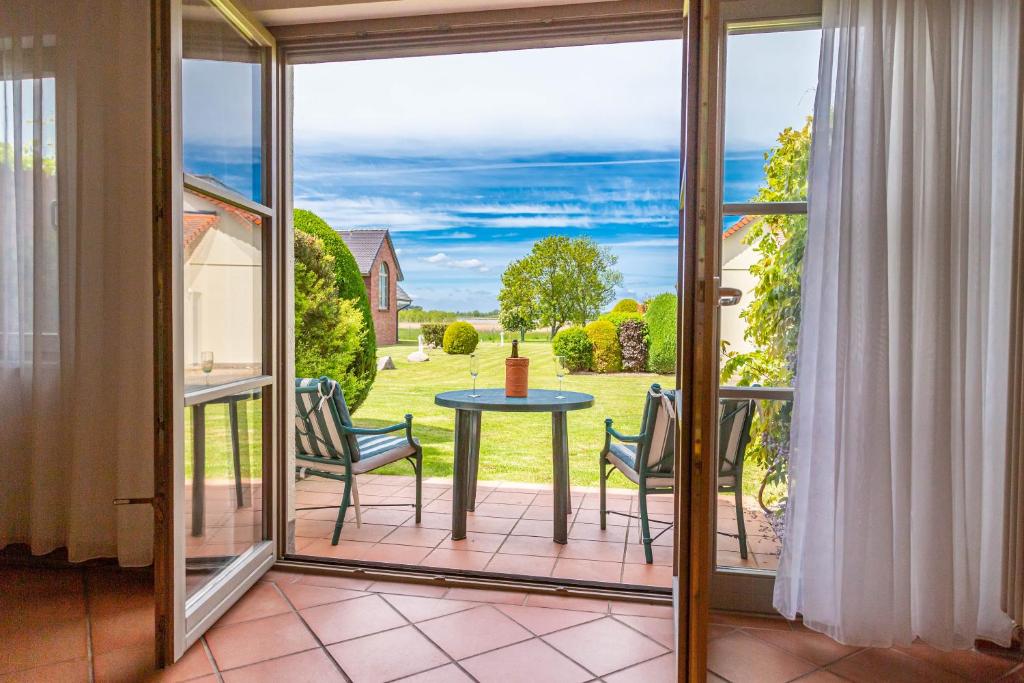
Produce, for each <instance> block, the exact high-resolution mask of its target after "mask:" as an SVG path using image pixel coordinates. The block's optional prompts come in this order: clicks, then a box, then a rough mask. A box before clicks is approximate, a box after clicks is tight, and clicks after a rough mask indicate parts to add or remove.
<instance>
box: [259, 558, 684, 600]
mask: <svg viewBox="0 0 1024 683" xmlns="http://www.w3.org/2000/svg"><path fill="white" fill-rule="evenodd" d="M272 569H290V570H294V571H298V572H300V573H309V574H330V575H335V576H350V577H353V578H361V579H376V580H379V581H396V582H404V583H416V584H421V585H431V586H442V587H446V588H475V589H478V590H499V591H510V592H512V591H515V592H520V593H531V594H537V595H557V596H561V597H566V598H569V597H572V598H590V599H598V600H617V601H620V602H642V603H647V604H655V605H671V604H672V590H671V589H670V588H655V587H653V586H634V585H629V586H624V585H620V584H606V583H599V582H596V581H595V582H590V581H573V582H566V581H563V580H558V579H551V578H546V577H530V578H527V577H523V576H517V575H512V574H484V573H481V572H469V571H462V570H458V569H443V568H433V567H431V568H429V569H428V568H425V567H419V566H413V565H395V564H382V563H376V562H356V561H351V560H349V561H343V560H333V559H330V558H314V557H308V556H298V555H289V556H287V557H285V558H284V559H280V560H278V561H277V562H276V563H275V564H274V566H273V567H272Z"/></svg>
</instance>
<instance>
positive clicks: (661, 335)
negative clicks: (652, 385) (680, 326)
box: [644, 292, 676, 374]
mask: <svg viewBox="0 0 1024 683" xmlns="http://www.w3.org/2000/svg"><path fill="white" fill-rule="evenodd" d="M644 322H645V323H647V334H648V336H649V337H650V346H649V349H648V356H647V367H648V368H649V369H650V371H651V372H657V373H661V374H666V373H669V372H675V369H676V295H675V294H672V293H670V292H666V293H665V294H659V295H658V296H656V297H654V298H653V299H651V300H650V301H649V302H647V312H646V313H644Z"/></svg>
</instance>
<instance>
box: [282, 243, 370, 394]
mask: <svg viewBox="0 0 1024 683" xmlns="http://www.w3.org/2000/svg"><path fill="white" fill-rule="evenodd" d="M334 270H335V263H334V257H333V256H332V255H331V254H329V253H327V250H326V249H325V248H324V243H323V241H322V240H321V239H319V238H318V237H313V236H312V235H308V234H306V233H304V232H302V231H301V230H296V231H295V375H296V376H297V377H322V376H324V375H326V376H328V377H332V378H334V379H336V380H337V381H338V383H339V384H340V385H341V388H342V391H344V393H345V397H346V399H347V398H348V397H349V396H361V395H365V393H366V391H367V388H368V385H369V384H370V383H372V381H373V378H372V377H371V378H367V377H366V376H363V375H359V374H358V373H355V372H352V365H353V361H354V360H355V359H356V358H357V357H358V355H359V353H360V350H361V346H362V340H363V337H364V336H365V335H366V334H367V331H368V330H367V328H366V325H365V324H364V321H363V314H362V313H361V312H360V311H359V309H358V308H356V305H355V302H354V300H352V299H343V298H342V297H341V296H340V295H339V294H338V290H337V288H336V286H335V276H334Z"/></svg>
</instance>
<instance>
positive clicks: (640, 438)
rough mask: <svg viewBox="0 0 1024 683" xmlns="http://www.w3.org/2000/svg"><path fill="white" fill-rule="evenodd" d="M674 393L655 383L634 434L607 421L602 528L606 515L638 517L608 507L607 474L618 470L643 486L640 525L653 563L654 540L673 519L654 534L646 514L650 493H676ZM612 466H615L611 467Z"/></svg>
mask: <svg viewBox="0 0 1024 683" xmlns="http://www.w3.org/2000/svg"><path fill="white" fill-rule="evenodd" d="M675 422H676V412H675V392H674V391H662V390H661V387H660V386H658V385H657V384H652V385H651V389H650V391H648V392H647V401H646V402H645V404H644V412H643V418H642V420H641V422H640V433H639V434H637V435H634V436H627V435H625V434H620V433H619V432H617V431H615V429H613V428H612V420H611V419H610V418H609V419H607V420H605V421H604V424H605V438H604V449H602V451H601V528H602V529H604V528H606V522H607V515H608V514H609V513H610V514H618V515H624V516H626V517H632V518H634V519H635V518H636V517H635V516H634V515H627V514H625V513H622V512H615V511H614V510H608V509H607V505H606V502H605V495H606V494H605V489H606V487H607V480H608V477H609V476H611V473H612V472H614V471H616V470H618V471H619V472H622V474H624V475H625V476H626V478H627V479H629V480H630V481H631V482H633V483H634V484H636V485H637V486H639V487H640V516H639V519H640V526H641V540H642V541H643V544H644V557H645V558H646V560H647V564H651V563H652V562H654V553H653V551H652V550H651V546H652V544H653V543H654V541H655V540H656V539H657V538H658V536H661V534H663V533H665V531H666V530H668V529H669V528H671V522H659V523H661V524H665V525H666V526H665V528H664V529H662V530H661V531H659V532H658V534H657V536H654V537H653V538H652V537H651V528H650V522H651V520H650V518H649V516H648V514H647V496H648V495H651V494H666V493H668V494H671V493H672V492H673V483H674V477H673V465H674V463H675V431H676V425H675ZM608 465H612V469H608ZM654 521H658V520H654Z"/></svg>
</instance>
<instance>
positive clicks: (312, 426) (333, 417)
mask: <svg viewBox="0 0 1024 683" xmlns="http://www.w3.org/2000/svg"><path fill="white" fill-rule="evenodd" d="M397 431H404V432H405V435H404V437H395V436H387V435H388V434H390V433H392V432H397ZM295 459H296V468H297V469H299V468H301V469H302V470H304V472H305V474H307V475H310V476H315V477H323V478H325V479H333V480H335V481H342V482H344V483H345V489H344V492H343V493H342V495H341V505H338V506H335V505H322V506H316V507H307V508H296V510H323V509H328V508H334V507H338V520H337V522H336V523H335V525H334V536H333V537H332V538H331V545H338V539H339V538H340V537H341V529H342V526H343V525H344V523H345V513H346V512H347V511H348V508H349V506H350V505H351V504H352V496H353V493H354V489H355V477H356V476H357V475H360V474H365V473H366V472H371V471H373V470H375V469H377V468H380V467H383V466H384V465H389V464H391V463H393V462H397V461H399V460H408V461H409V463H410V464H411V465H412V467H413V471H414V472H415V473H416V503H415V504H414V506H415V508H416V523H417V524H418V523H419V522H420V512H421V508H422V503H423V449H422V448H421V447H420V442H419V441H418V440H416V439H415V438H413V435H412V415H406V416H405V422H400V423H398V424H394V425H391V426H389V427H380V428H376V429H365V428H361V427H355V426H353V425H352V416H351V415H350V414H349V411H348V406H347V405H346V404H345V397H344V395H343V393H342V390H341V387H340V386H338V383H337V382H336V381H334V380H333V379H329V378H327V377H321V378H319V379H296V380H295ZM406 505H412V504H409V503H383V504H380V506H383V507H394V506H406ZM368 507H370V506H368ZM373 507H376V505H375V506H373Z"/></svg>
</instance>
